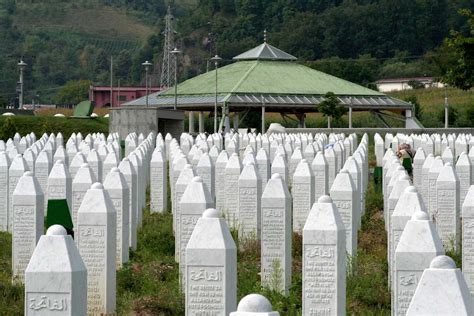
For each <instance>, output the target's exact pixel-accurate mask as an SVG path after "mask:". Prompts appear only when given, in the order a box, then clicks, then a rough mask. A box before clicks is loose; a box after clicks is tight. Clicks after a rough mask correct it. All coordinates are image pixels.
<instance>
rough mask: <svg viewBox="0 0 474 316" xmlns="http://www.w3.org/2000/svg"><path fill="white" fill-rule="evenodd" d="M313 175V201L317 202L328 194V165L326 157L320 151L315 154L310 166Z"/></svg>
mask: <svg viewBox="0 0 474 316" xmlns="http://www.w3.org/2000/svg"><path fill="white" fill-rule="evenodd" d="M311 169H313V174H314V200H315V201H317V200H318V199H319V198H320V197H321V196H323V195H328V194H329V189H330V188H329V178H328V174H329V165H328V162H327V160H326V157H325V156H324V154H323V153H322V152H321V151H318V152H317V153H316V156H315V157H314V159H313V162H312V164H311Z"/></svg>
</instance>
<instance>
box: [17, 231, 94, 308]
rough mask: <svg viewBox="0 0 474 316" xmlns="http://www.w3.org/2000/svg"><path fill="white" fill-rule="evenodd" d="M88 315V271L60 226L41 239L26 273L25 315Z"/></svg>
mask: <svg viewBox="0 0 474 316" xmlns="http://www.w3.org/2000/svg"><path fill="white" fill-rule="evenodd" d="M86 313H87V269H86V266H85V265H84V262H83V259H82V258H81V255H80V254H79V251H78V249H77V247H76V245H75V244H74V241H73V239H72V237H71V236H70V235H67V233H66V230H65V229H64V228H63V227H62V226H59V225H53V226H51V227H50V228H49V229H48V231H47V232H46V235H43V236H41V238H40V239H39V241H38V244H37V245H36V248H35V250H34V252H33V255H32V256H31V260H30V262H29V263H28V267H27V268H26V271H25V311H24V314H25V315H28V316H30V315H35V316H38V315H61V316H75V315H86Z"/></svg>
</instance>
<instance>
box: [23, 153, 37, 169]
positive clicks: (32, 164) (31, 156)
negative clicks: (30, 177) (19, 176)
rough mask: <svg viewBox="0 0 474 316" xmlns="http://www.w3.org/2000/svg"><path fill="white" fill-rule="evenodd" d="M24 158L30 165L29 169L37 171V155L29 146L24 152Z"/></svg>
mask: <svg viewBox="0 0 474 316" xmlns="http://www.w3.org/2000/svg"><path fill="white" fill-rule="evenodd" d="M23 158H25V161H26V164H27V165H28V170H30V171H33V173H35V160H36V155H35V153H34V152H33V150H31V149H30V148H28V149H27V150H26V151H25V152H24V153H23Z"/></svg>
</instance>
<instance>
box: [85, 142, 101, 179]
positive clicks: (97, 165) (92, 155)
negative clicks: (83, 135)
mask: <svg viewBox="0 0 474 316" xmlns="http://www.w3.org/2000/svg"><path fill="white" fill-rule="evenodd" d="M87 163H88V164H89V166H90V167H91V169H92V171H93V172H94V175H95V178H96V179H97V181H98V182H103V181H104V178H102V159H101V158H100V156H99V154H98V153H97V151H96V150H95V149H92V150H91V151H90V152H89V154H88V155H87Z"/></svg>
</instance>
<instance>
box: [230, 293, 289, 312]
mask: <svg viewBox="0 0 474 316" xmlns="http://www.w3.org/2000/svg"><path fill="white" fill-rule="evenodd" d="M229 316H280V313H278V312H274V311H273V308H272V304H271V303H270V301H269V300H268V299H267V298H266V297H265V296H263V295H260V294H249V295H247V296H244V297H243V298H242V299H241V300H240V302H239V305H238V306H237V311H235V312H232V313H230V314H229Z"/></svg>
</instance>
